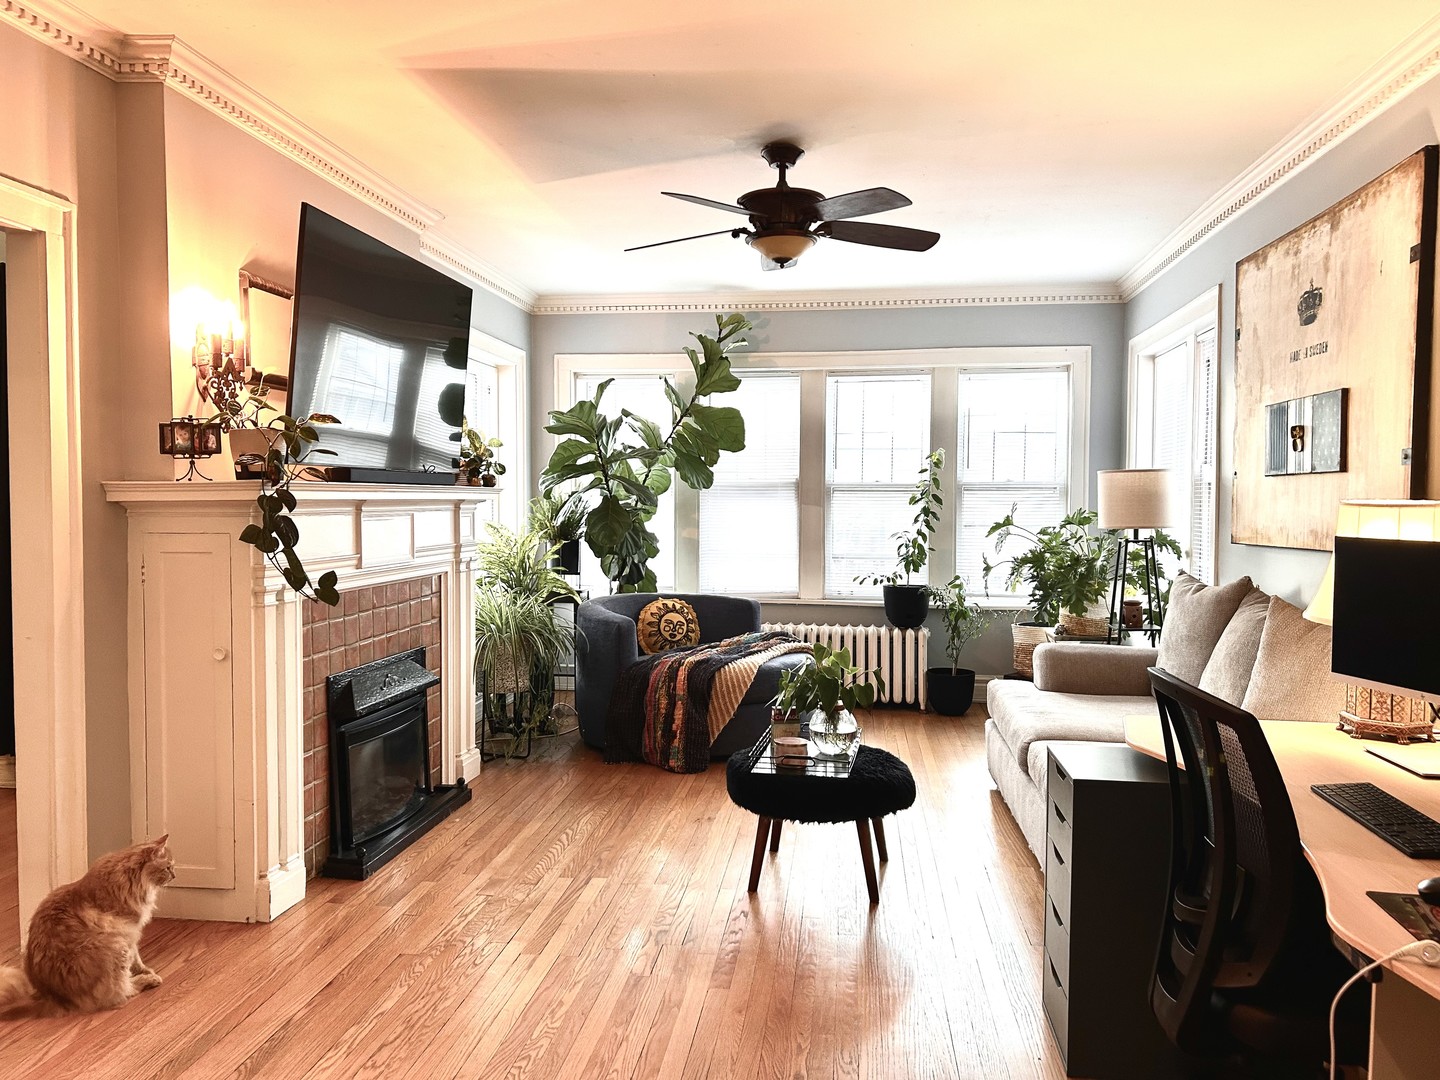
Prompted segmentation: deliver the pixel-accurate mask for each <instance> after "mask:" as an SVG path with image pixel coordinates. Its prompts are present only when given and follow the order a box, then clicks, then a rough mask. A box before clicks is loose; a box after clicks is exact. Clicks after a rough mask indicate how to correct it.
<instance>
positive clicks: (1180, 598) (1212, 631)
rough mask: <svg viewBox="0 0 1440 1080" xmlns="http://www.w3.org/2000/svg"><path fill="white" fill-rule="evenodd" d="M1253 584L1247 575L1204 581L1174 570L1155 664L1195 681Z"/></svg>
mask: <svg viewBox="0 0 1440 1080" xmlns="http://www.w3.org/2000/svg"><path fill="white" fill-rule="evenodd" d="M1253 586H1254V583H1253V582H1252V581H1251V580H1250V579H1249V578H1248V577H1242V578H1240V579H1239V580H1238V581H1232V582H1230V583H1229V584H1228V585H1206V584H1205V583H1204V582H1203V581H1199V580H1197V579H1196V578H1193V577H1191V576H1190V575H1189V574H1187V573H1185V572H1184V571H1183V570H1182V571H1181V572H1180V573H1179V574H1177V575H1176V576H1175V584H1174V585H1173V586H1171V588H1170V605H1169V607H1167V608H1166V609H1165V627H1164V629H1163V630H1161V632H1160V656H1159V659H1157V660H1156V661H1155V665H1156V666H1157V667H1161V668H1164V669H1165V670H1166V671H1168V672H1169V673H1170V674H1171V675H1174V676H1175V677H1176V678H1177V679H1180V680H1182V681H1183V682H1187V683H1189V684H1190V685H1191V686H1194V685H1195V684H1197V683H1198V682H1199V681H1200V676H1201V675H1202V674H1203V673H1204V671H1205V665H1206V663H1208V662H1209V660H1210V654H1211V653H1212V652H1214V651H1215V643H1216V642H1217V641H1219V640H1220V635H1221V634H1223V633H1224V632H1225V627H1226V626H1228V625H1229V623H1230V619H1231V618H1232V617H1233V616H1234V614H1235V610H1236V609H1237V608H1238V607H1239V606H1240V601H1242V600H1244V599H1245V594H1246V593H1248V592H1249V591H1250V590H1251V588H1253Z"/></svg>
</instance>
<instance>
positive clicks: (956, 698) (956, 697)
mask: <svg viewBox="0 0 1440 1080" xmlns="http://www.w3.org/2000/svg"><path fill="white" fill-rule="evenodd" d="M925 695H926V696H927V697H928V698H929V699H930V708H932V709H934V710H935V711H936V712H937V713H939V714H940V715H941V716H964V715H965V713H966V711H967V710H968V709H969V708H970V706H971V705H974V704H975V672H973V671H971V670H970V669H969V668H960V669H958V670H957V671H955V672H954V673H953V674H952V673H951V671H950V669H949V668H948V667H932V668H927V669H926V671H925Z"/></svg>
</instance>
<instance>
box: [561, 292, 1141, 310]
mask: <svg viewBox="0 0 1440 1080" xmlns="http://www.w3.org/2000/svg"><path fill="white" fill-rule="evenodd" d="M1121 302H1122V300H1121V297H1120V291H1119V289H1118V288H1117V287H1116V286H1114V285H1002V286H989V287H968V286H967V287H949V288H943V287H942V288H933V289H910V290H906V291H903V292H901V291H894V292H892V291H884V292H880V291H875V292H871V291H865V292H861V291H856V292H848V293H846V292H835V291H827V292H714V293H650V294H643V295H634V296H541V297H539V298H538V299H536V301H535V304H534V308H533V313H534V314H536V315H602V314H603V315H640V314H657V313H665V312H685V313H688V312H710V311H717V310H727V311H730V310H738V311H851V310H859V309H867V308H869V309H875V308H930V307H994V306H1018V305H1027V304H1118V303H1121Z"/></svg>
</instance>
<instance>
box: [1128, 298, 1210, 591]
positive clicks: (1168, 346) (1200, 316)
mask: <svg viewBox="0 0 1440 1080" xmlns="http://www.w3.org/2000/svg"><path fill="white" fill-rule="evenodd" d="M1207 331H1213V332H1214V333H1215V335H1216V340H1215V347H1216V358H1215V363H1216V379H1215V401H1214V403H1213V406H1212V409H1211V415H1212V417H1213V423H1212V425H1211V430H1210V431H1209V435H1210V438H1211V440H1212V443H1211V444H1212V445H1213V446H1214V447H1215V460H1214V461H1212V462H1211V463H1210V464H1209V466H1208V470H1209V472H1210V474H1211V475H1210V482H1211V488H1212V490H1213V491H1215V492H1216V502H1215V513H1214V515H1213V517H1212V519H1211V520H1210V522H1209V523H1208V529H1207V536H1206V539H1207V540H1208V541H1209V549H1210V552H1211V558H1210V572H1209V574H1208V577H1209V578H1211V579H1212V580H1210V581H1207V582H1206V583H1207V584H1214V582H1215V581H1216V580H1219V576H1220V567H1219V561H1220V546H1219V544H1220V528H1219V525H1220V507H1219V498H1218V496H1219V471H1220V464H1219V459H1220V430H1219V429H1220V401H1219V397H1220V390H1219V383H1220V379H1219V364H1220V356H1219V351H1220V339H1219V333H1220V286H1219V285H1216V286H1215V287H1214V288H1211V289H1208V290H1206V291H1205V292H1204V293H1202V294H1201V295H1199V296H1197V297H1196V298H1195V299H1194V300H1191V301H1190V302H1189V303H1188V304H1186V305H1185V306H1184V307H1182V308H1180V310H1178V311H1176V312H1174V313H1173V314H1171V315H1169V316H1167V317H1166V318H1164V319H1161V320H1160V321H1159V322H1158V323H1156V324H1155V325H1153V326H1151V327H1150V328H1148V329H1147V330H1144V331H1142V332H1141V333H1139V334H1137V335H1136V336H1135V337H1133V338H1131V339H1130V347H1129V355H1128V365H1127V376H1126V417H1127V421H1126V425H1125V463H1126V465H1127V466H1128V467H1129V468H1140V467H1149V463H1150V461H1151V457H1150V454H1151V451H1152V447H1153V435H1154V414H1153V404H1154V379H1155V374H1154V371H1155V366H1154V365H1155V359H1156V357H1159V356H1163V355H1165V354H1166V353H1168V352H1169V351H1170V350H1172V349H1174V348H1176V347H1178V346H1181V345H1184V346H1186V347H1187V348H1188V350H1189V363H1190V402H1191V424H1190V464H1191V472H1190V473H1189V474H1188V475H1186V476H1185V477H1184V485H1183V487H1184V490H1185V491H1186V493H1187V495H1186V513H1187V516H1188V515H1189V496H1188V492H1189V491H1190V489H1191V482H1192V480H1193V478H1194V476H1195V471H1194V470H1195V463H1196V460H1197V458H1198V456H1199V447H1200V440H1201V435H1202V432H1203V424H1202V423H1201V420H1202V417H1203V416H1204V408H1203V403H1202V401H1201V394H1202V391H1203V390H1204V388H1203V387H1202V386H1201V385H1200V377H1201V370H1200V365H1199V364H1198V363H1196V355H1197V352H1196V343H1197V341H1198V339H1199V337H1200V336H1201V335H1202V334H1204V333H1206V332H1207ZM1192 552H1193V545H1192V550H1191V551H1190V552H1186V555H1185V568H1186V570H1187V572H1189V573H1191V574H1194V573H1195V566H1194V560H1193V554H1192Z"/></svg>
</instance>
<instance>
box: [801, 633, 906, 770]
mask: <svg viewBox="0 0 1440 1080" xmlns="http://www.w3.org/2000/svg"><path fill="white" fill-rule="evenodd" d="M884 690H885V680H884V679H883V678H881V676H880V669H879V668H875V669H873V670H871V671H862V670H860V668H858V667H856V666H855V665H854V664H853V663H852V662H851V658H850V650H849V649H835V650H831V649H829V648H828V647H826V646H825V645H822V644H820V643H819V642H817V643H816V644H815V662H814V663H813V664H807V665H805V666H804V667H797V668H791V669H789V670H788V671H786V672H785V673H784V674H782V675H781V676H780V685H779V692H778V693H777V694H776V695H775V701H774V705H775V707H776V708H777V709H778V710H779V711H780V713H781V715H782V716H787V715H790V714H792V713H793V714H795V715H797V716H799V717H800V719H801V720H802V721H804V722H807V723H808V724H809V726H810V741H811V742H813V743H814V744H815V747H816V749H818V750H819V751H820V753H822V754H827V755H831V756H842V757H843V756H845V755H848V754H849V753H850V748H851V747H852V746H854V745H855V743H857V742H858V741H859V740H860V723H859V721H858V720H856V718H855V710H856V709H869V708H871V707H873V706H874V704H875V698H876V695H877V694H880V693H883V692H884Z"/></svg>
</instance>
